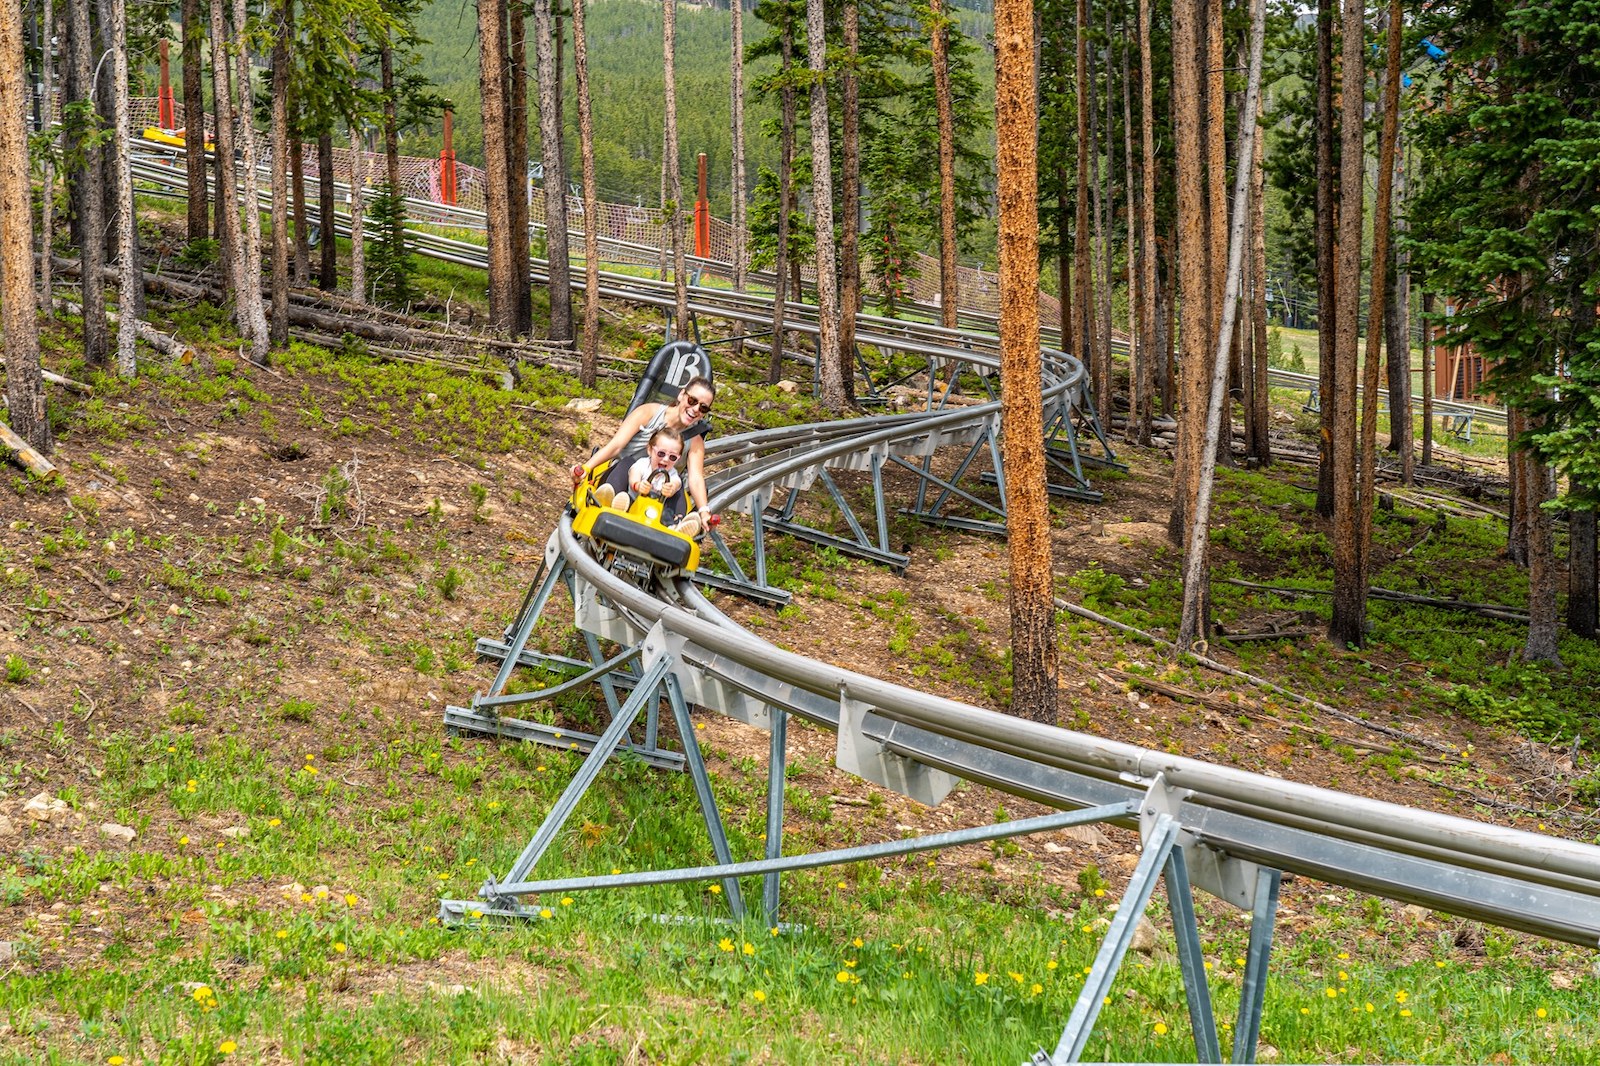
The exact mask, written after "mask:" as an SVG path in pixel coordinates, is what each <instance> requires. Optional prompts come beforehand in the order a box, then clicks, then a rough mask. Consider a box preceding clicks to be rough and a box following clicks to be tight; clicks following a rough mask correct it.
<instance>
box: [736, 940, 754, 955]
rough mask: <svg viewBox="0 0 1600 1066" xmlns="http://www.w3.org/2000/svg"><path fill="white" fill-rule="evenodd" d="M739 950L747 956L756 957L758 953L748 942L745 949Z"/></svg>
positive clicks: (745, 943)
mask: <svg viewBox="0 0 1600 1066" xmlns="http://www.w3.org/2000/svg"><path fill="white" fill-rule="evenodd" d="M739 950H741V951H743V952H744V953H745V954H746V955H754V954H755V953H756V946H755V945H754V944H752V943H750V941H748V940H746V941H745V942H744V947H742V948H740V949H739Z"/></svg>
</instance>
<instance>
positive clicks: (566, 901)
mask: <svg viewBox="0 0 1600 1066" xmlns="http://www.w3.org/2000/svg"><path fill="white" fill-rule="evenodd" d="M561 905H562V906H563V907H570V906H572V897H571V896H562V897H561Z"/></svg>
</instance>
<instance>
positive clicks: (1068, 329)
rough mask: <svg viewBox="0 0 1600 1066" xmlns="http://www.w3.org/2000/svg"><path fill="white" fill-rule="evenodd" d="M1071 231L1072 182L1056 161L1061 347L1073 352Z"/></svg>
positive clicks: (1057, 275) (1074, 351) (1060, 164)
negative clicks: (1069, 238) (1069, 240)
mask: <svg viewBox="0 0 1600 1066" xmlns="http://www.w3.org/2000/svg"><path fill="white" fill-rule="evenodd" d="M1071 232H1072V182H1071V179H1070V178H1069V177H1068V176H1067V165H1066V163H1064V162H1058V163H1056V235H1057V242H1058V243H1057V245H1056V277H1057V281H1059V283H1060V284H1059V286H1058V288H1059V289H1060V292H1061V350H1062V351H1064V352H1068V353H1070V354H1073V355H1077V354H1078V353H1077V351H1076V350H1075V349H1074V347H1073V340H1074V333H1075V331H1074V330H1073V328H1072V310H1073V298H1072V291H1073V290H1072V246H1071V245H1070V244H1069V243H1068V236H1069V235H1070V234H1071Z"/></svg>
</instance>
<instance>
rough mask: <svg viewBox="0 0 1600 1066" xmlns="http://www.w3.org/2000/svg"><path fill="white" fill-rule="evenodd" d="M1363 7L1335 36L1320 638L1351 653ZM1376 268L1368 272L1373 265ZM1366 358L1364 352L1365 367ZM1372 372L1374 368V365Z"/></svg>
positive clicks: (1362, 624)
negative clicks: (1328, 473) (1330, 389)
mask: <svg viewBox="0 0 1600 1066" xmlns="http://www.w3.org/2000/svg"><path fill="white" fill-rule="evenodd" d="M1364 13H1365V12H1364V8H1363V5H1362V4H1360V3H1356V2H1354V0H1347V2H1346V4H1345V8H1344V33H1343V38H1344V40H1343V69H1342V70H1341V77H1342V78H1343V84H1342V86H1341V88H1342V93H1341V96H1342V105H1343V114H1342V115H1341V121H1340V124H1339V134H1340V139H1341V143H1340V155H1339V200H1340V203H1339V247H1338V264H1339V265H1338V268H1337V270H1338V275H1337V276H1338V290H1337V297H1338V299H1337V303H1336V305H1335V312H1336V314H1335V319H1334V321H1335V325H1334V330H1335V336H1334V345H1335V355H1334V358H1335V359H1336V360H1337V367H1336V369H1337V376H1336V378H1335V389H1334V395H1335V396H1336V397H1337V400H1338V421H1337V422H1336V423H1335V424H1334V427H1333V428H1334V434H1333V537H1332V540H1333V586H1334V591H1333V619H1332V621H1331V622H1330V624H1329V626H1328V638H1329V639H1330V640H1332V641H1333V642H1334V644H1335V645H1336V646H1338V647H1345V646H1351V647H1358V646H1360V644H1361V642H1362V638H1363V635H1364V634H1363V631H1364V629H1365V628H1366V614H1367V587H1366V571H1365V568H1364V565H1363V562H1364V560H1363V558H1362V553H1361V547H1362V526H1363V524H1364V523H1363V522H1362V520H1361V515H1362V513H1363V511H1364V510H1365V508H1366V504H1365V503H1363V502H1362V500H1361V498H1360V496H1359V493H1358V489H1357V479H1356V465H1357V464H1356V460H1357V458H1358V453H1357V443H1356V369H1357V368H1356V358H1357V356H1356V340H1357V337H1358V335H1359V333H1360V329H1361V325H1360V312H1361V212H1362V207H1363V204H1362V196H1363V192H1364V188H1363V183H1362V170H1363V169H1364V158H1363V157H1364V146H1363V144H1362V132H1363V131H1362V120H1363V118H1364V117H1365V107H1366V94H1365V92H1364V91H1363V90H1364V88H1365V82H1366V44H1365V40H1364V30H1365V26H1364V25H1363V15H1364ZM1375 268H1376V265H1375ZM1373 357H1374V353H1372V352H1370V351H1369V352H1368V358H1369V360H1370V359H1372V358H1373ZM1374 365H1375V364H1374Z"/></svg>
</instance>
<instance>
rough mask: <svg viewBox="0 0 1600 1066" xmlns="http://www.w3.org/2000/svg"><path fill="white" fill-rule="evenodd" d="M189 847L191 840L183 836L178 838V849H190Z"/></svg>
mask: <svg viewBox="0 0 1600 1066" xmlns="http://www.w3.org/2000/svg"><path fill="white" fill-rule="evenodd" d="M188 846H189V838H188V837H186V836H183V837H179V838H178V847H180V848H184V847H188Z"/></svg>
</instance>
